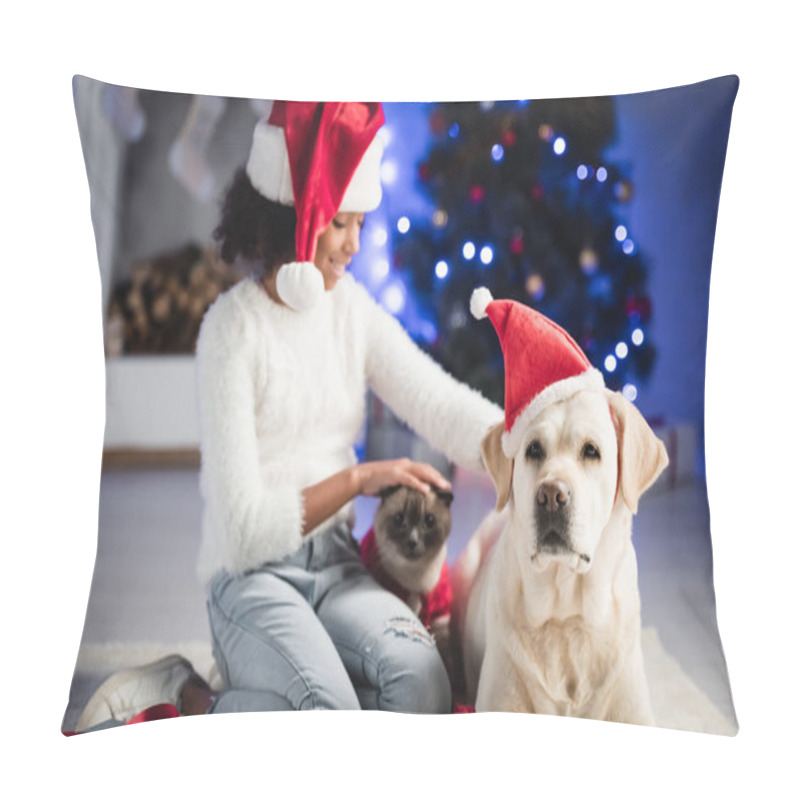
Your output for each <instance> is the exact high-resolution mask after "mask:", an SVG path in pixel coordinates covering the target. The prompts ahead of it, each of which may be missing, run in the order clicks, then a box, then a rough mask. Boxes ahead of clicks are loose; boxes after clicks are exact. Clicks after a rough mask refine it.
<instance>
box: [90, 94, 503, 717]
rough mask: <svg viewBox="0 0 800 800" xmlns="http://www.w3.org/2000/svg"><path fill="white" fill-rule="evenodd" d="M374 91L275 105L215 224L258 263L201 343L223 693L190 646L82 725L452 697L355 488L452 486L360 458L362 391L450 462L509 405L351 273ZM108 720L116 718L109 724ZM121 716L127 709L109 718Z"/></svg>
mask: <svg viewBox="0 0 800 800" xmlns="http://www.w3.org/2000/svg"><path fill="white" fill-rule="evenodd" d="M382 123H383V112H382V109H381V108H380V105H379V104H360V103H341V104H329V103H327V104H313V103H276V104H275V107H274V108H273V111H272V114H271V116H270V118H269V120H264V121H262V122H260V123H259V124H258V126H257V127H256V131H255V134H254V139H253V147H252V150H251V154H250V158H249V160H248V163H247V167H246V169H245V170H242V171H240V172H239V173H238V174H237V176H236V177H235V179H234V182H233V184H232V186H231V188H230V189H229V191H228V194H227V197H226V200H225V204H224V207H223V213H222V219H221V222H220V225H219V227H218V228H217V230H216V231H215V237H216V238H217V239H218V240H219V242H220V244H221V252H222V256H223V258H225V259H226V260H228V261H234V260H236V259H239V260H244V261H248V262H252V263H253V264H254V265H255V266H256V268H257V269H256V272H255V274H254V275H253V276H252V277H250V278H248V279H245V280H243V281H241V282H240V283H238V284H237V285H236V286H234V287H233V288H232V289H230V290H229V291H228V292H226V293H225V294H224V295H222V296H221V297H220V298H219V299H218V300H217V302H216V303H215V304H214V305H213V306H212V307H211V308H210V309H209V311H208V313H207V314H206V317H205V319H204V321H203V325H202V328H201V332H200V336H199V339H198V345H197V380H198V398H199V410H200V427H201V452H202V467H201V491H202V496H203V500H204V519H203V541H202V547H201V552H200V560H199V572H200V577H201V579H202V580H203V581H204V583H205V585H206V586H207V590H208V601H207V606H208V614H209V621H210V625H211V634H212V642H213V650H214V656H215V659H216V663H217V666H218V668H219V670H220V674H221V677H222V679H223V682H224V684H225V686H226V689H225V690H224V691H223V692H221V693H219V694H218V695H215V694H214V693H212V692H211V690H210V689H209V687H208V686H207V685H206V684H205V682H204V681H202V679H200V678H199V676H197V675H196V674H195V673H194V671H193V669H192V668H191V665H190V664H188V662H186V661H185V660H183V659H181V658H180V657H178V656H174V657H168V658H167V659H163V660H162V661H160V662H156V663H155V664H151V665H147V666H145V667H140V668H137V669H134V670H129V671H126V672H125V673H121V674H118V675H116V676H112V678H111V679H109V681H107V682H106V684H104V686H102V687H101V688H100V690H98V693H97V694H96V696H95V697H94V698H93V699H92V701H91V702H90V704H89V705H88V706H87V709H86V711H85V712H84V715H83V717H82V720H81V722H80V723H79V726H78V727H79V728H88V727H91V726H97V724H98V723H101V722H103V720H107V719H109V718H113V719H114V720H117V721H125V720H126V719H128V718H130V717H132V716H133V715H134V714H136V713H137V712H139V711H142V710H143V709H145V708H146V707H147V706H152V705H154V704H156V703H164V702H166V703H170V704H173V705H175V706H177V707H178V708H179V710H180V712H181V713H186V714H191V713H218V712H222V711H239V710H242V711H244V710H267V709H313V708H340V709H358V708H370V709H385V710H395V711H408V712H427V713H435V712H448V711H450V709H451V696H450V687H449V683H448V679H447V674H446V671H445V669H444V666H443V664H442V662H441V660H440V658H439V655H438V652H437V649H436V647H435V643H434V642H433V640H432V638H431V636H430V635H429V634H428V632H427V631H426V630H425V629H424V628H423V626H422V625H421V623H420V622H419V620H418V619H417V618H416V617H415V616H414V615H413V614H412V613H411V611H410V610H409V609H408V608H407V607H406V606H405V604H403V603H402V601H400V600H399V599H398V598H397V597H395V596H394V595H392V594H391V593H389V592H387V591H386V590H384V589H382V588H381V587H379V586H378V585H377V584H376V583H375V582H374V581H373V579H372V578H371V577H370V576H369V575H368V573H367V572H366V570H365V568H364V566H363V565H362V563H361V559H360V555H359V548H358V545H357V543H356V542H355V540H354V538H353V535H352V529H353V514H352V500H353V499H354V498H355V497H356V496H357V495H375V494H377V493H378V492H379V491H380V490H381V489H382V488H385V487H387V486H391V485H395V484H398V483H402V484H406V485H409V486H413V487H415V488H418V489H422V490H423V491H427V490H430V486H431V485H438V486H440V487H442V488H449V485H448V482H447V480H446V479H445V478H444V477H443V476H442V475H441V474H440V473H439V472H438V471H437V470H435V469H434V468H433V467H431V466H429V465H427V464H422V463H418V462H414V461H410V460H408V459H399V460H390V461H373V462H366V463H360V464H359V463H356V459H355V456H354V451H353V445H354V443H355V441H356V440H357V437H358V436H359V433H360V431H361V429H362V425H363V422H364V416H365V401H366V394H367V389H368V388H369V389H372V390H373V391H374V392H375V393H376V394H377V395H378V396H379V397H380V398H381V399H382V400H383V401H384V402H386V403H387V404H388V405H389V406H390V407H391V408H392V409H393V410H394V411H395V412H396V413H397V414H398V416H399V417H400V418H401V419H403V420H404V421H405V422H407V423H408V424H409V425H410V426H411V427H412V428H414V429H415V430H416V431H417V432H419V433H420V434H421V435H422V436H423V437H425V438H426V439H427V440H428V441H429V442H430V443H431V444H432V445H433V446H434V447H435V448H437V449H439V450H441V451H442V452H444V453H445V454H446V455H447V456H448V457H449V458H450V459H452V460H453V461H455V462H456V463H458V464H460V465H462V466H464V467H467V468H470V469H473V470H482V469H483V466H482V463H481V457H480V443H481V440H482V438H483V436H484V434H485V433H486V432H487V431H488V429H489V428H490V427H491V426H492V425H494V424H495V423H496V422H498V421H500V420H501V419H502V418H503V412H502V410H501V409H499V408H498V407H496V406H494V405H493V404H492V403H490V402H488V401H487V400H486V399H484V398H483V397H481V396H480V395H479V394H478V393H477V392H474V391H473V390H471V389H470V388H468V387H466V386H464V385H462V384H459V383H458V382H456V381H455V380H454V379H453V378H451V377H450V376H449V375H447V374H446V373H445V372H444V371H443V370H442V369H441V368H440V367H439V366H438V365H437V364H436V363H435V362H434V361H433V360H432V359H431V358H429V357H428V356H427V355H426V354H424V353H423V352H422V351H420V350H419V349H418V348H417V347H416V346H415V345H414V344H413V342H412V341H411V340H410V339H409V337H408V336H407V334H406V333H405V331H404V330H403V329H402V327H401V326H400V324H399V323H398V322H397V321H396V320H395V319H394V318H393V317H391V316H390V315H389V314H387V313H386V312H385V311H383V310H382V309H381V308H380V307H379V306H378V305H377V304H376V303H375V302H374V301H373V300H372V299H371V297H370V296H369V295H368V293H367V292H366V290H365V289H364V288H363V287H361V286H360V285H359V284H357V283H356V282H355V281H354V280H353V279H352V277H351V276H350V275H349V274H348V272H347V268H348V266H349V264H350V260H351V259H352V257H353V256H354V255H355V254H356V253H357V252H358V250H359V240H360V233H361V228H362V226H363V222H364V213H365V212H367V211H370V210H372V209H373V208H375V207H376V206H377V205H378V203H379V202H380V197H381V189H380V180H379V166H380V156H381V147H380V143H379V140H378V139H377V138H375V134H376V132H377V130H378V128H379V127H380V125H381V124H382ZM109 724H114V723H109ZM117 724H118V723H117Z"/></svg>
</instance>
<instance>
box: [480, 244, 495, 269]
mask: <svg viewBox="0 0 800 800" xmlns="http://www.w3.org/2000/svg"><path fill="white" fill-rule="evenodd" d="M493 258H494V250H492V248H491V247H489V245H488V244H487V245H485V246H484V247H481V263H483V264H487V265H488V264H491V263H492V259H493Z"/></svg>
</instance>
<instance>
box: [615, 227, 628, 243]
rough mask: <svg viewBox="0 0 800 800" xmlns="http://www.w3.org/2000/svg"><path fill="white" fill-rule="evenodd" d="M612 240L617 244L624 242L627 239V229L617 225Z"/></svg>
mask: <svg viewBox="0 0 800 800" xmlns="http://www.w3.org/2000/svg"><path fill="white" fill-rule="evenodd" d="M614 238H615V239H616V240H617V241H618V242H624V241H625V240H626V239H627V238H628V229H627V228H626V227H625V226H624V225H617V228H616V230H615V231H614Z"/></svg>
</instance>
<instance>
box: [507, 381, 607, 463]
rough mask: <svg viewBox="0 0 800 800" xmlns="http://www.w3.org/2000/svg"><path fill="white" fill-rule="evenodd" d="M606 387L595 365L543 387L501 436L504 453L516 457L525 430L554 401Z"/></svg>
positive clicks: (508, 456) (509, 456) (557, 401)
mask: <svg viewBox="0 0 800 800" xmlns="http://www.w3.org/2000/svg"><path fill="white" fill-rule="evenodd" d="M604 388H605V381H604V380H603V376H602V374H601V373H600V371H599V370H597V369H595V368H594V367H592V368H590V369H587V370H586V372H582V373H581V374H580V375H574V376H573V377H571V378H564V379H563V380H560V381H556V382H555V383H551V384H550V385H549V386H547V387H545V388H544V389H542V391H541V392H539V394H537V395H536V397H534V398H533V400H531V402H530V403H528V405H527V406H525V408H524V409H523V410H522V411H520V413H519V414H518V415H517V418H516V419H515V420H514V424H513V425H512V426H511V430H510V431H504V432H503V435H502V436H501V437H500V443H501V445H502V447H503V453H505V455H506V457H507V458H514V457H515V456H516V454H517V452H518V450H519V447H520V445H521V444H522V439H523V437H524V436H525V431H526V430H527V429H528V427H529V425H530V424H531V423H532V422H533V421H534V419H536V417H538V416H539V414H541V413H542V411H544V410H545V408H547V406H550V405H552V404H553V403H559V402H561V401H562V400H567V399H569V398H570V397H572V395H574V394H577V393H578V392H580V391H583V390H585V389H588V390H590V391H598V392H599V391H602V390H603V389H604Z"/></svg>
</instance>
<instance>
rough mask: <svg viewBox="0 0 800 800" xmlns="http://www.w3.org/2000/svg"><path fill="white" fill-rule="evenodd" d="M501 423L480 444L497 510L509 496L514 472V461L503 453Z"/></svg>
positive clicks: (503, 425)
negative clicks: (493, 490) (495, 495)
mask: <svg viewBox="0 0 800 800" xmlns="http://www.w3.org/2000/svg"><path fill="white" fill-rule="evenodd" d="M504 428H505V424H504V423H503V422H499V423H497V425H495V426H494V427H493V428H490V429H489V433H487V434H486V436H484V437H483V442H481V455H482V456H483V463H484V464H485V465H486V469H487V471H488V472H489V475H491V477H492V482H493V483H494V488H495V491H496V492H497V506H496V508H497V510H498V511H500V510H501V509H502V508H504V507H505V505H506V503H507V502H508V498H509V496H510V495H511V477H512V474H513V471H514V460H513V459H511V458H508V457H507V456H506V454H505V453H504V452H503V445H502V443H501V437H502V436H503V429H504Z"/></svg>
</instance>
